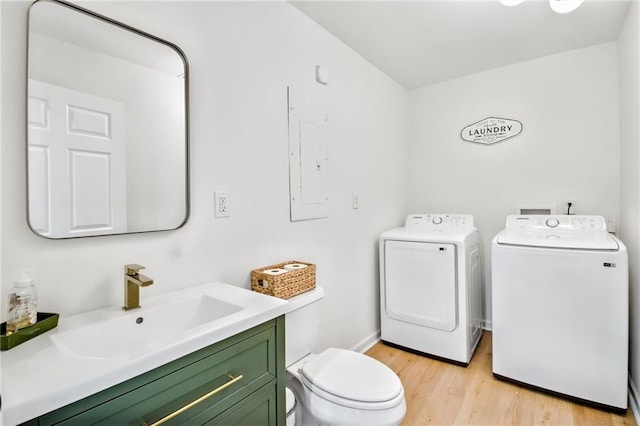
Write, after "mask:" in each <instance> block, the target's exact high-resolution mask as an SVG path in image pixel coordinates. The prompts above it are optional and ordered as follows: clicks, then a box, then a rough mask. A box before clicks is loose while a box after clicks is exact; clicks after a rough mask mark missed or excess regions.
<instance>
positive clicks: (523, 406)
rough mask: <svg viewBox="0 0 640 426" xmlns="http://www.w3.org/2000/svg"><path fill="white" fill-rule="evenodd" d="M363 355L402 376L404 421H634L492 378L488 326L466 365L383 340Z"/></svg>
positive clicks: (513, 422)
mask: <svg viewBox="0 0 640 426" xmlns="http://www.w3.org/2000/svg"><path fill="white" fill-rule="evenodd" d="M367 355H369V356H372V357H373V358H376V359H378V360H379V361H381V362H383V363H384V364H386V365H388V366H389V367H390V368H391V369H392V370H393V371H395V372H396V374H398V376H399V377H400V379H401V380H402V383H403V385H404V390H405V395H406V400H407V415H406V417H405V419H404V422H403V425H562V426H568V425H616V426H618V425H636V422H635V419H634V417H633V413H632V411H631V408H629V409H628V410H627V413H626V415H620V414H614V413H609V412H606V411H601V410H598V409H595V408H590V407H586V406H583V405H580V404H575V403H573V402H570V401H568V400H566V399H562V398H558V397H555V396H551V395H548V394H546V393H543V392H539V391H535V390H531V389H529V388H525V387H521V386H518V385H515V384H512V383H508V382H504V381H501V380H497V379H495V378H494V377H493V373H492V370H491V333H490V332H487V331H485V332H484V334H483V336H482V340H481V341H480V345H479V346H478V349H477V350H476V353H475V355H474V356H473V359H472V360H471V363H470V364H469V366H468V367H467V368H464V367H460V366H457V365H453V364H450V363H447V362H443V361H438V360H435V359H431V358H428V357H424V356H421V355H416V354H413V353H410V352H405V351H402V350H399V349H396V348H393V347H390V346H387V345H385V344H383V343H377V344H376V345H375V346H373V347H372V348H371V349H370V350H369V351H368V352H367Z"/></svg>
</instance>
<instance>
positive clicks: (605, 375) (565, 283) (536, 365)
mask: <svg viewBox="0 0 640 426" xmlns="http://www.w3.org/2000/svg"><path fill="white" fill-rule="evenodd" d="M491 252H492V260H491V264H492V266H491V270H492V275H493V277H492V307H493V373H494V375H495V376H496V377H498V378H503V379H509V380H512V381H516V382H520V383H523V384H527V385H532V386H534V387H537V388H541V389H543V390H547V391H551V392H553V393H559V394H563V395H566V396H570V397H572V398H574V399H576V398H577V399H579V400H581V401H582V402H589V403H591V404H597V405H602V406H605V407H604V408H613V409H622V410H625V409H626V408H627V374H628V366H627V363H628V360H627V350H628V327H629V325H628V315H629V313H628V306H629V304H628V297H629V281H628V260H627V251H626V248H625V246H624V244H623V243H622V242H621V241H620V240H619V239H618V238H616V237H615V236H613V235H611V234H609V233H608V232H607V230H606V223H605V220H604V218H603V217H601V216H577V215H576V216H566V215H564V216H563V215H551V216H547V215H539V216H526V215H525V216H518V215H513V216H509V217H508V218H507V223H506V228H505V229H504V230H503V231H501V232H500V233H498V234H497V235H496V237H495V238H494V239H493V241H492V248H491Z"/></svg>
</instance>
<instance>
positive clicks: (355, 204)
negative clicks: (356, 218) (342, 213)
mask: <svg viewBox="0 0 640 426" xmlns="http://www.w3.org/2000/svg"><path fill="white" fill-rule="evenodd" d="M351 195H352V197H351V206H352V207H353V208H354V209H359V208H360V199H359V197H358V194H355V193H354V194H351Z"/></svg>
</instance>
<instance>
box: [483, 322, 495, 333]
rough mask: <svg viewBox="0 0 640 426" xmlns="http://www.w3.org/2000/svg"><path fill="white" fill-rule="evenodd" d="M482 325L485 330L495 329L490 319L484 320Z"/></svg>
mask: <svg viewBox="0 0 640 426" xmlns="http://www.w3.org/2000/svg"><path fill="white" fill-rule="evenodd" d="M481 327H482V329H483V330H487V331H491V330H492V329H493V323H492V322H491V321H488V320H482V324H481Z"/></svg>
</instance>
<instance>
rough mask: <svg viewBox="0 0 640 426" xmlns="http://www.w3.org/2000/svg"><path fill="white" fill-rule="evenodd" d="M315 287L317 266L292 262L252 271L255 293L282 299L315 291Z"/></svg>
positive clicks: (252, 285)
mask: <svg viewBox="0 0 640 426" xmlns="http://www.w3.org/2000/svg"><path fill="white" fill-rule="evenodd" d="M293 265H298V266H295V267H294V266H293ZM285 271H286V272H285ZM315 286H316V265H314V264H313V263H308V262H300V261H298V260H291V261H289V262H282V263H278V264H277V265H271V266H266V267H264V268H259V269H256V270H253V271H251V289H252V290H253V291H257V292H259V293H263V294H268V295H269V296H275V297H279V298H281V299H289V298H291V297H293V296H296V295H298V294H300V293H304V292H305V291H309V290H313V289H314V288H315Z"/></svg>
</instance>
